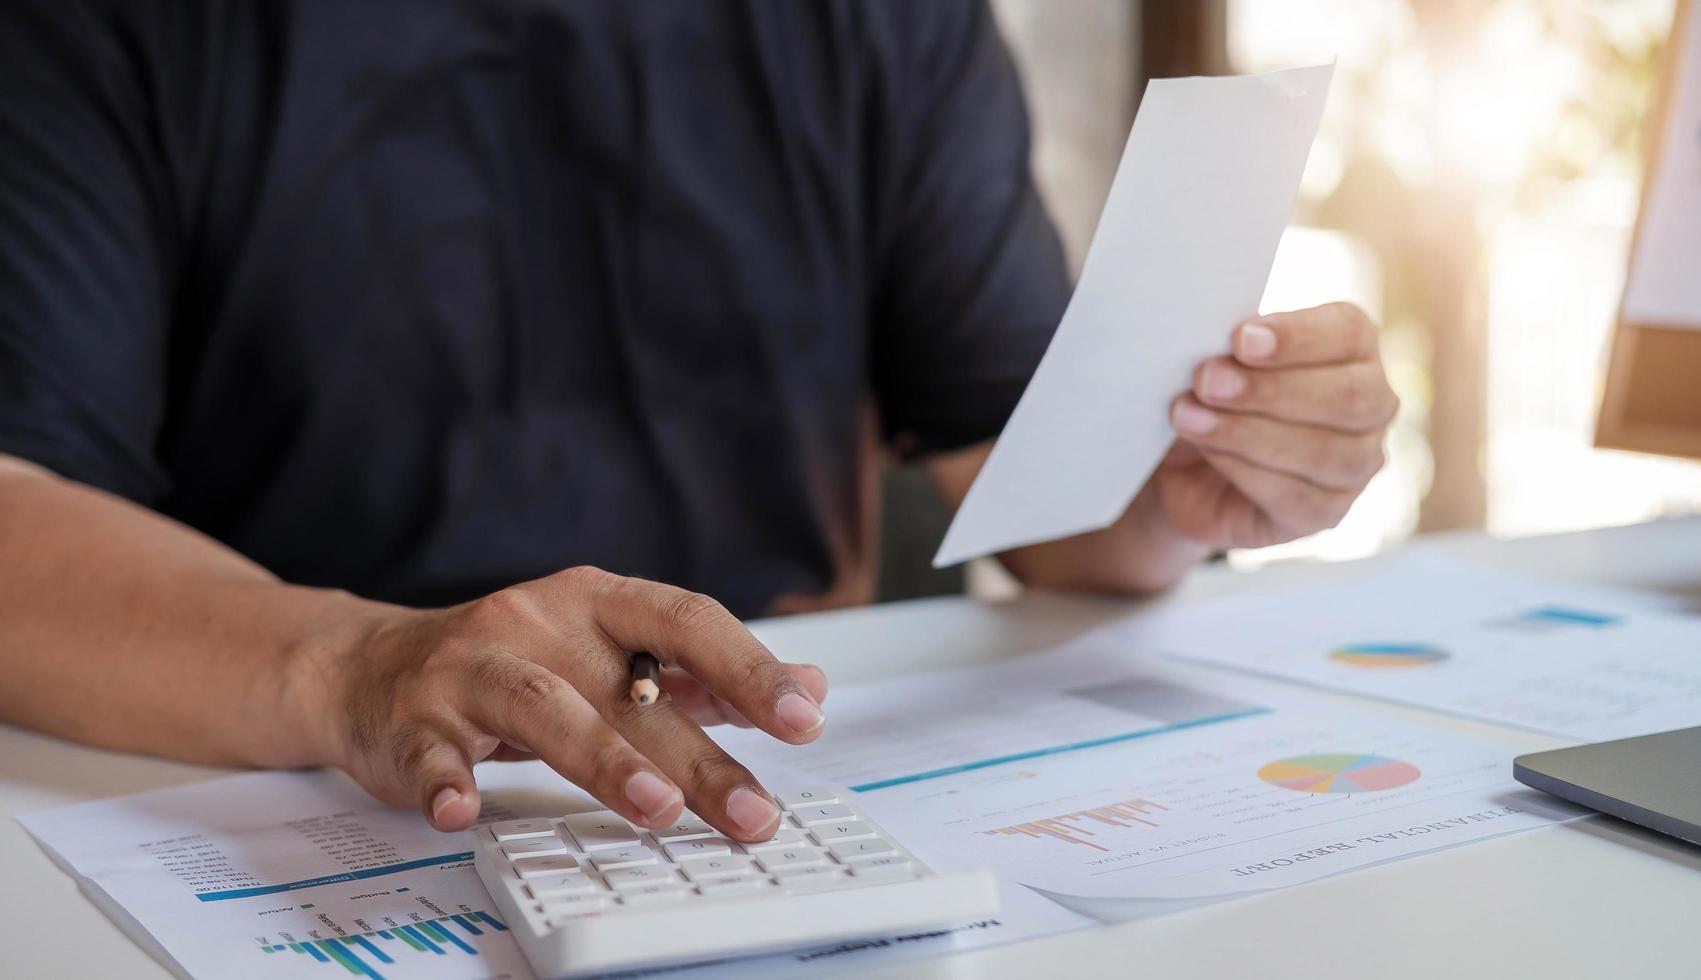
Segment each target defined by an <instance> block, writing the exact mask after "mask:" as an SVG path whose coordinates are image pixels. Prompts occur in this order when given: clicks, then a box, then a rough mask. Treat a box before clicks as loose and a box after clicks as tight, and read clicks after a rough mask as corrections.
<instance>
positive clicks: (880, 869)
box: [851, 856, 915, 878]
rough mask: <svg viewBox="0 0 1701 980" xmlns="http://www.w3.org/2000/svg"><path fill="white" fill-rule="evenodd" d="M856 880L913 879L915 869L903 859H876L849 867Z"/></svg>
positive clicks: (907, 860)
mask: <svg viewBox="0 0 1701 980" xmlns="http://www.w3.org/2000/svg"><path fill="white" fill-rule="evenodd" d="M851 874H853V875H856V876H857V877H858V878H913V877H915V868H914V867H913V866H912V865H911V864H910V862H909V859H908V858H905V857H896V856H894V857H877V858H872V859H870V860H867V861H858V862H857V863H856V864H854V865H852V866H851Z"/></svg>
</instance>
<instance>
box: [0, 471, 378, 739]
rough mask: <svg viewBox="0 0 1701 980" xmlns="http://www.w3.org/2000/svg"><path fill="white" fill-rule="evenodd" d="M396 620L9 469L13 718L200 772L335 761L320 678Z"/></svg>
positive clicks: (8, 713)
mask: <svg viewBox="0 0 1701 980" xmlns="http://www.w3.org/2000/svg"><path fill="white" fill-rule="evenodd" d="M386 608H388V607H384V606H382V605H379V604H376V603H370V602H367V601H365V600H361V599H357V598H355V597H353V596H350V595H347V594H346V593H341V592H335V591H328V590H319V589H308V588H300V587H296V586H290V585H286V584H283V583H281V582H279V581H278V580H277V579H276V578H275V577H273V576H272V575H271V574H269V573H268V572H266V571H265V570H264V569H262V568H260V567H259V566H257V565H255V564H254V563H252V562H250V561H248V560H247V559H245V558H243V557H242V556H240V555H238V554H237V553H235V552H234V551H232V550H230V549H229V548H226V547H225V546H223V545H221V544H219V543H218V542H216V541H213V540H212V539H210V538H207V537H205V536H203V535H201V534H199V533H197V532H195V531H193V530H190V529H189V528H187V527H184V526H183V525H181V524H178V523H176V522H174V521H171V520H169V519H167V518H164V517H161V516H160V515H158V514H155V513H153V512H151V511H148V510H146V509H143V508H141V507H137V506H135V505H133V504H131V503H129V502H127V501H124V500H121V499H118V498H116V497H112V496H110V495H107V494H104V493H101V492H99V491H97V490H93V489H90V488H88V487H86V486H83V485H81V484H77V483H73V482H70V481H67V480H63V479H60V478H58V477H56V476H54V475H52V474H50V473H48V472H46V471H44V470H41V469H39V468H37V467H34V466H31V465H29V464H26V463H21V462H19V461H17V460H15V459H11V458H9V457H4V456H0V719H4V720H5V721H8V722H11V723H14V724H18V725H24V726H28V727H30V728H35V729H39V730H41V731H44V732H49V733H52V734H56V735H61V736H64V737H66V738H71V739H76V740H78V741H81V742H88V743H91V744H95V745H101V746H107V747H111V748H118V749H125V750H129V751H139V752H150V753H156V754H160V755H168V756H173V757H177V758H182V759H188V760H192V761H198V762H207V763H220V764H233V765H256V766H297V765H313V764H322V763H327V762H332V761H334V759H333V758H331V756H332V755H333V754H334V746H332V745H329V744H326V739H325V736H324V733H326V732H327V731H329V730H330V726H329V725H327V724H326V723H325V721H324V715H325V713H326V712H328V711H335V710H337V706H335V705H332V704H326V703H325V699H324V697H323V691H324V690H326V689H327V688H326V687H325V685H324V681H325V678H324V677H323V672H322V668H321V666H320V665H322V664H324V663H327V662H329V660H330V659H331V653H332V652H333V648H338V647H343V646H346V645H349V644H352V643H353V642H354V640H355V637H356V636H357V635H358V634H359V633H360V632H361V631H363V630H364V629H365V628H366V625H367V624H368V623H370V622H373V621H374V620H375V618H376V617H377V616H378V615H380V614H381V611H382V610H384V609H386Z"/></svg>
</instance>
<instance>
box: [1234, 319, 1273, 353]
mask: <svg viewBox="0 0 1701 980" xmlns="http://www.w3.org/2000/svg"><path fill="white" fill-rule="evenodd" d="M1275 352H1276V332H1275V331H1274V330H1271V329H1270V328H1269V327H1266V326H1264V325H1263V324H1262V323H1243V324H1241V325H1240V356H1241V357H1243V358H1245V359H1247V360H1249V361H1262V360H1264V359H1265V358H1267V357H1269V356H1270V355H1271V354H1274V353H1275Z"/></svg>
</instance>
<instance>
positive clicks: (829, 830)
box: [809, 820, 874, 844]
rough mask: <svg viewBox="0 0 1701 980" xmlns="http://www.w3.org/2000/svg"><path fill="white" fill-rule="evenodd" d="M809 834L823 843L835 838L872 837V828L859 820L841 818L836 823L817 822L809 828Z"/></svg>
mask: <svg viewBox="0 0 1701 980" xmlns="http://www.w3.org/2000/svg"><path fill="white" fill-rule="evenodd" d="M809 835H810V836H811V837H814V838H815V839H816V840H818V841H820V842H821V843H823V844H826V843H830V842H832V841H836V840H855V839H856V838H858V837H873V836H874V828H873V827H870V826H869V825H867V824H865V823H863V822H862V821H861V820H841V821H839V822H837V823H818V824H816V825H815V826H813V827H811V828H809Z"/></svg>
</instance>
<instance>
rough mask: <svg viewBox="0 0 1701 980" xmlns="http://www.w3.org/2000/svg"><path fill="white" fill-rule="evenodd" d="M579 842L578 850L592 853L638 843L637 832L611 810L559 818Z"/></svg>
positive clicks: (571, 814) (572, 814) (570, 814)
mask: <svg viewBox="0 0 1701 980" xmlns="http://www.w3.org/2000/svg"><path fill="white" fill-rule="evenodd" d="M561 822H562V823H564V824H566V825H567V829H568V830H569V831H570V832H572V834H573V839H574V840H575V841H578V842H579V848H580V850H585V851H594V850H596V849H598V848H601V847H628V846H631V845H633V844H636V843H638V832H637V831H635V830H633V829H632V825H631V824H629V823H627V822H626V821H625V820H623V819H622V818H621V816H620V814H618V813H615V812H614V811H613V810H597V811H595V812H592V813H569V814H567V815H566V816H565V817H562V818H561Z"/></svg>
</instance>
